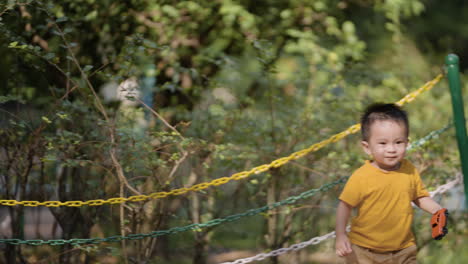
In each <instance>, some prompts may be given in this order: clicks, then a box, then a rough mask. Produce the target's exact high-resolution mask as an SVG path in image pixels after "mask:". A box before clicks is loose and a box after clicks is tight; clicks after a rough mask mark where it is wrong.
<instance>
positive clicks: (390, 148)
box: [387, 144, 396, 152]
mask: <svg viewBox="0 0 468 264" xmlns="http://www.w3.org/2000/svg"><path fill="white" fill-rule="evenodd" d="M387 151H389V152H395V151H396V147H395V146H394V145H393V144H389V145H388V148H387Z"/></svg>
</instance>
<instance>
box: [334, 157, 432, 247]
mask: <svg viewBox="0 0 468 264" xmlns="http://www.w3.org/2000/svg"><path fill="white" fill-rule="evenodd" d="M424 196H429V193H428V192H427V191H426V190H425V188H424V186H423V183H422V181H421V178H420V177H419V173H418V172H417V170H416V169H415V168H414V166H413V164H411V162H409V161H407V160H403V161H402V163H401V166H400V168H399V169H398V170H395V171H389V172H386V171H383V170H380V169H378V168H376V167H374V166H373V165H372V164H371V162H370V161H366V162H365V164H364V165H363V166H362V167H360V168H359V169H357V170H356V171H355V172H354V173H353V175H351V177H350V178H349V180H348V182H347V183H346V186H345V187H344V189H343V192H342V193H341V195H340V197H339V199H340V200H342V201H343V202H346V203H347V204H349V205H351V206H353V207H356V208H357V216H356V217H354V218H353V219H352V221H351V231H350V232H349V234H348V236H349V240H350V241H351V243H353V244H356V245H359V246H362V247H366V248H371V249H375V250H378V251H394V250H399V249H403V248H407V247H409V246H411V245H414V244H415V239H414V236H413V233H412V232H411V229H410V228H411V222H412V221H413V208H412V206H411V201H414V200H415V199H417V198H419V197H424Z"/></svg>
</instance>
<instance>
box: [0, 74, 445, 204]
mask: <svg viewBox="0 0 468 264" xmlns="http://www.w3.org/2000/svg"><path fill="white" fill-rule="evenodd" d="M442 77H443V75H442V74H439V75H438V76H437V77H436V78H434V79H433V80H431V81H429V82H427V83H426V84H424V85H423V86H421V87H420V88H419V89H417V90H415V91H414V92H411V93H409V94H407V95H405V96H404V97H403V98H402V99H401V100H399V101H398V102H397V103H396V104H397V105H399V106H402V105H403V104H405V103H408V102H411V101H413V100H414V98H416V97H417V96H418V95H420V94H421V93H422V92H424V91H428V90H430V89H431V88H432V87H434V85H436V84H437V83H438V82H439V81H440V80H441V79H442ZM360 129H361V125H360V124H355V125H352V126H350V127H349V128H348V129H346V130H345V131H343V132H340V133H338V134H335V135H333V136H331V137H330V138H328V139H326V140H323V141H321V142H319V143H316V144H313V145H312V146H310V147H308V148H306V149H303V150H300V151H296V152H294V153H292V154H291V155H289V156H287V157H282V158H279V159H276V160H274V161H272V162H271V163H270V164H264V165H260V166H258V167H255V168H253V169H251V170H248V171H243V172H239V173H236V174H233V175H231V176H230V177H222V178H219V179H215V180H212V181H210V182H204V183H199V184H196V185H193V186H192V187H190V188H179V189H174V190H172V191H169V192H156V193H151V194H149V195H137V196H131V197H128V198H124V197H118V198H110V199H107V200H103V199H96V200H88V201H68V202H60V201H45V202H39V201H16V200H0V205H5V206H16V205H23V206H32V207H36V206H46V207H58V206H68V207H81V206H84V205H88V206H100V205H104V204H121V203H125V202H142V201H146V200H148V199H160V198H165V197H168V196H177V195H182V194H185V193H187V192H192V191H200V190H203V189H207V188H209V187H211V186H219V185H223V184H226V183H228V182H230V181H232V180H236V181H237V180H241V179H244V178H247V177H249V176H251V175H252V174H259V173H262V172H265V171H267V170H269V169H271V168H279V167H281V166H283V165H284V164H286V163H288V162H290V161H291V160H296V159H299V158H301V157H303V156H305V155H307V154H309V153H311V152H315V151H318V150H319V149H321V148H323V147H325V146H327V145H329V144H331V143H335V142H337V141H339V140H341V139H343V138H344V137H346V136H348V135H351V134H354V133H357V132H358V131H359V130H360Z"/></svg>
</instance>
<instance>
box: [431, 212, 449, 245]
mask: <svg viewBox="0 0 468 264" xmlns="http://www.w3.org/2000/svg"><path fill="white" fill-rule="evenodd" d="M448 215H449V213H448V211H447V209H445V208H442V209H440V210H439V211H437V212H435V214H433V215H432V218H431V227H432V238H434V239H435V240H441V239H442V238H443V237H444V236H445V235H446V234H447V233H448V230H447V216H448Z"/></svg>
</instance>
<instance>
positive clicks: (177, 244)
mask: <svg viewBox="0 0 468 264" xmlns="http://www.w3.org/2000/svg"><path fill="white" fill-rule="evenodd" d="M467 14H468V2H466V1H462V0H454V1H445V2H443V3H441V2H440V1H435V0H406V1H403V0H381V1H370V0H312V1H310V0H309V1H306V0H290V1H278V0H259V1H245V0H200V1H153V0H127V1H109V0H100V1H97V0H60V1H51V0H2V3H0V57H1V60H0V180H1V184H0V197H1V199H3V200H18V201H25V200H26V201H49V200H52V201H55V200H59V201H75V200H79V201H87V200H95V199H109V198H113V197H128V196H131V195H139V194H150V193H154V192H161V191H170V190H173V189H177V188H182V187H190V186H192V185H194V184H197V183H202V182H210V181H212V180H214V179H217V178H220V177H228V176H230V175H232V174H234V173H236V172H240V171H244V170H250V169H251V168H253V167H256V166H259V165H262V164H269V163H270V162H271V161H273V160H275V159H277V158H280V157H284V156H288V155H290V154H291V153H293V152H295V151H298V150H301V149H304V148H306V147H309V146H311V145H312V144H314V143H317V142H320V141H322V140H324V139H326V138H328V137H330V136H331V135H333V134H336V133H338V132H340V131H343V130H345V129H347V128H348V127H349V126H351V125H353V124H355V123H357V122H358V121H359V117H360V113H361V112H362V110H363V109H364V108H365V107H366V106H367V105H368V104H370V103H373V102H396V101H398V100H399V99H400V98H402V97H403V96H404V95H406V94H407V93H409V92H411V91H414V90H416V89H417V88H419V87H420V86H422V85H423V84H424V83H426V82H427V81H430V80H432V79H433V78H434V77H435V76H437V75H438V74H440V73H444V72H445V68H444V59H445V56H446V55H447V54H449V53H456V54H457V55H458V56H459V57H460V66H461V68H460V70H461V79H462V90H463V94H464V102H465V106H466V105H467V102H468V100H467V98H468V97H467V96H468V89H467V82H466V79H467V73H466V70H467V68H468V50H466V49H465V46H466V45H467V43H468V42H467V41H468V30H467V29H468V18H467V17H468V16H467ZM404 109H405V110H407V111H408V113H409V116H410V123H411V132H410V138H411V140H412V141H416V140H418V139H420V138H422V137H424V136H426V135H427V134H428V133H430V132H431V131H434V130H437V129H441V128H442V127H444V126H445V125H447V124H449V123H450V122H451V120H452V109H451V101H450V94H449V89H448V84H447V79H446V78H444V79H442V81H441V82H440V83H438V84H437V85H436V86H435V87H434V88H433V89H432V90H431V91H429V92H425V93H423V94H422V95H420V96H419V97H418V98H416V99H415V100H414V101H413V102H411V103H409V104H407V105H405V107H404ZM466 112H467V111H465V113H466ZM465 115H466V114H465ZM359 144H360V136H359V133H358V134H355V135H350V136H348V137H346V138H345V139H343V140H341V141H339V142H337V143H334V144H330V145H328V146H326V147H324V148H323V149H321V150H319V151H317V152H314V153H310V154H308V155H307V156H305V157H303V158H301V159H297V160H295V161H291V162H289V163H287V164H285V165H283V166H281V167H279V168H277V169H271V170H269V171H266V172H263V173H259V174H253V175H251V176H249V177H248V178H245V179H242V180H236V181H230V182H229V183H226V184H223V185H220V186H211V187H209V188H205V189H203V190H201V191H197V192H188V193H186V194H183V195H174V196H170V197H167V198H161V199H149V200H146V201H143V202H127V203H125V204H114V205H109V204H106V205H102V206H86V205H85V206H81V207H44V206H39V207H25V206H21V205H20V206H1V207H0V238H15V239H20V240H18V241H16V242H18V243H19V242H21V241H23V240H35V241H36V242H37V241H39V242H40V241H42V240H43V241H46V240H50V239H55V240H57V239H64V240H69V239H74V238H79V239H85V238H96V237H101V238H103V237H111V236H128V235H129V234H148V233H150V232H152V231H156V230H168V229H170V228H174V227H184V226H187V225H190V224H193V223H206V222H208V221H212V220H214V219H217V218H225V217H227V216H230V215H233V214H239V213H243V212H246V211H247V210H250V209H254V208H260V207H263V206H265V205H267V204H272V203H275V202H278V201H282V200H284V199H286V198H288V197H290V196H297V195H299V194H300V193H302V192H305V191H307V190H310V189H314V188H319V187H320V186H322V185H324V184H326V183H330V182H333V181H335V180H337V179H339V178H342V177H345V176H349V175H350V174H351V173H352V171H354V170H355V169H356V168H358V167H359V166H360V165H361V164H362V163H363V161H364V160H365V159H366V158H367V157H366V155H365V154H364V153H363V152H362V151H361V149H360V145H359ZM408 159H409V160H411V161H412V162H413V163H414V164H415V165H416V166H417V168H418V169H419V171H420V173H421V177H422V178H423V181H424V182H425V184H426V186H427V187H428V189H429V190H434V189H435V188H436V187H437V186H440V185H442V184H444V183H446V182H448V181H450V180H453V179H454V178H455V176H456V174H457V173H458V172H460V170H461V169H460V159H459V154H458V149H457V144H456V140H455V131H454V129H453V128H450V129H448V130H447V131H446V132H444V133H443V134H441V135H440V136H439V137H437V138H435V139H432V140H430V141H428V142H426V143H425V144H424V145H423V146H422V147H419V148H417V149H415V150H413V151H412V152H410V153H409V154H408ZM342 187H343V185H342V184H338V185H336V186H333V187H332V188H331V189H330V190H328V191H326V192H319V193H317V194H316V195H314V196H313V197H310V198H307V199H299V200H297V202H295V203H290V204H287V205H284V206H279V207H277V208H275V209H273V210H264V211H262V212H258V213H256V214H255V215H253V216H245V217H242V218H240V219H232V218H231V219H230V221H224V222H222V223H217V224H215V225H211V226H203V227H202V228H192V229H191V230H188V231H184V232H179V231H178V232H174V233H170V234H167V235H161V236H157V237H145V238H143V237H138V238H141V239H134V240H129V239H124V240H122V241H120V240H116V241H114V242H112V241H108V242H103V243H97V244H87V245H71V244H70V243H65V244H63V245H49V244H46V245H38V246H34V245H22V243H19V244H20V245H14V244H9V243H0V248H1V249H2V250H1V252H2V253H1V255H0V263H9V264H10V263H109V264H110V263H126V264H127V263H141V264H143V263H162V264H165V263H180V264H185V263H194V264H201V263H220V262H224V261H233V260H236V259H239V258H245V257H250V256H253V255H256V254H259V253H261V252H269V251H271V250H275V249H278V248H286V247H289V246H290V245H292V244H296V243H300V242H302V241H306V240H309V239H310V238H313V237H315V236H321V235H324V234H327V233H329V232H331V231H333V230H334V224H335V220H334V219H335V216H334V214H335V208H336V205H337V202H338V195H339V194H340V192H341V189H342ZM435 199H436V200H437V201H439V202H440V203H441V204H442V205H443V206H446V207H447V208H449V210H450V212H451V214H450V219H449V226H448V228H449V235H448V236H447V237H446V238H444V239H443V240H441V241H434V240H432V238H431V233H430V226H429V220H430V215H428V214H426V213H423V212H421V211H420V210H419V209H415V210H416V215H415V220H414V226H413V231H414V233H415V235H416V237H417V243H418V247H419V249H420V250H419V252H418V261H419V263H423V264H426V263H437V264H440V263H450V264H453V263H468V250H467V244H468V243H467V223H466V218H467V211H466V205H465V204H464V192H463V187H462V185H461V184H459V185H457V186H456V187H455V188H452V189H451V190H450V191H448V192H447V193H445V194H442V195H439V196H436V198H435ZM211 223H213V222H211ZM148 236H149V235H148ZM18 243H17V244H18ZM340 261H341V260H340V259H338V258H337V257H335V254H334V240H333V239H329V240H326V241H324V242H322V243H320V244H318V245H313V246H308V247H306V248H304V249H302V250H299V251H294V252H290V253H287V254H283V255H281V256H279V257H271V258H267V259H265V260H263V261H258V262H257V263H291V264H303V263H341V262H340Z"/></svg>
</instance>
